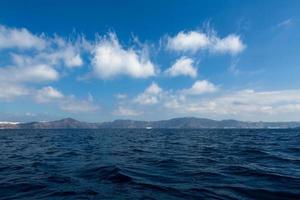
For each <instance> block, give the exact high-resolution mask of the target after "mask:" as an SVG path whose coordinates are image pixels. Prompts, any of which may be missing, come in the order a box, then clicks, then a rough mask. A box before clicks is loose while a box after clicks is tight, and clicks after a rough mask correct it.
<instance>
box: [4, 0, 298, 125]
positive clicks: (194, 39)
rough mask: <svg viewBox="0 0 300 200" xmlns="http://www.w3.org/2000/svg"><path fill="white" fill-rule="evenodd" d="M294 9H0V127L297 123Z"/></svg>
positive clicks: (176, 5)
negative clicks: (67, 121) (177, 121)
mask: <svg viewBox="0 0 300 200" xmlns="http://www.w3.org/2000/svg"><path fill="white" fill-rule="evenodd" d="M299 10H300V2H299V1H296V0H294V1H293V0H290V1H282V0H273V1H270V0H265V1H258V0H253V1H250V0H249V1H238V0H232V1H230V0H221V1H220V0H218V1H215V0H210V1H196V0H194V1H192V0H185V1H183V0H182V1H179V0H174V1H153V0H152V1H150V0H149V1H148V0H145V1H125V0H123V1H121V0H119V1H116V0H111V1H92V0H85V1H83V0H82V1H79V0H74V1H72V2H71V1H47V0H45V1H34V0H27V1H25V0H24V1H22V0H19V1H15V0H6V1H5V0H4V1H1V2H0V121H20V122H28V121H48V120H55V119H61V118H65V117H72V118H75V119H78V120H83V121H89V122H102V121H111V120H115V119H134V120H161V119H169V118H174V117H190V116H194V117H203V118H211V119H217V120H220V119H237V120H245V121H300V78H299V75H300V55H299V53H300V37H299V36H300V12H299Z"/></svg>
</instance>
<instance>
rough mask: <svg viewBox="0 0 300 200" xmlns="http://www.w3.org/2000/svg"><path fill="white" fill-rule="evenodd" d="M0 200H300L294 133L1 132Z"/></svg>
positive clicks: (299, 145) (299, 138)
mask: <svg viewBox="0 0 300 200" xmlns="http://www.w3.org/2000/svg"><path fill="white" fill-rule="evenodd" d="M0 199H1V200H2V199H24V200H25V199H26V200H28V199H158V200H161V199H167V200H171V199H300V131H299V130H235V129H234V130H155V129H153V130H126V129H125V130H0Z"/></svg>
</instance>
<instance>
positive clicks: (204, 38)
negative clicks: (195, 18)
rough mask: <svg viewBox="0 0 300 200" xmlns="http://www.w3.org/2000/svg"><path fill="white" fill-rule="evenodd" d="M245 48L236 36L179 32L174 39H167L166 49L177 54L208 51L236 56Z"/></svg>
mask: <svg viewBox="0 0 300 200" xmlns="http://www.w3.org/2000/svg"><path fill="white" fill-rule="evenodd" d="M245 47H246V45H245V44H244V43H243V42H242V41H241V39H240V36H239V35H236V34H230V35H228V36H226V37H224V38H220V37H218V36H217V35H216V34H215V33H214V32H212V33H203V32H200V31H189V32H184V31H181V32H179V33H178V34H177V35H175V36H174V37H170V36H169V37H168V38H167V49H169V50H173V51H178V52H192V53H195V52H197V51H199V50H208V51H210V52H212V53H229V54H238V53H240V52H242V51H243V50H244V49H245Z"/></svg>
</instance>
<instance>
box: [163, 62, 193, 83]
mask: <svg viewBox="0 0 300 200" xmlns="http://www.w3.org/2000/svg"><path fill="white" fill-rule="evenodd" d="M193 63H194V61H193V59H191V58H187V57H181V58H179V59H177V60H176V62H175V63H174V64H173V65H172V66H171V67H170V68H168V69H167V70H166V71H165V73H166V74H168V75H169V76H180V75H183V76H190V77H193V78H194V77H196V76H197V68H196V67H194V66H193Z"/></svg>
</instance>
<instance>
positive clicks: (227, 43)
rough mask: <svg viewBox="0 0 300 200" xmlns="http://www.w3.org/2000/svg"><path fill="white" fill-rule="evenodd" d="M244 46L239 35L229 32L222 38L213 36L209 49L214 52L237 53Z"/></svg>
mask: <svg viewBox="0 0 300 200" xmlns="http://www.w3.org/2000/svg"><path fill="white" fill-rule="evenodd" d="M245 47H246V46H245V45H244V44H243V42H242V41H241V39H240V36H238V35H234V34H231V35H228V36H227V37H225V38H222V39H220V38H217V37H215V38H214V40H213V42H212V45H211V51H213V52H216V53H230V54H238V53H240V52H242V51H243V50H244V49H245Z"/></svg>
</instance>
